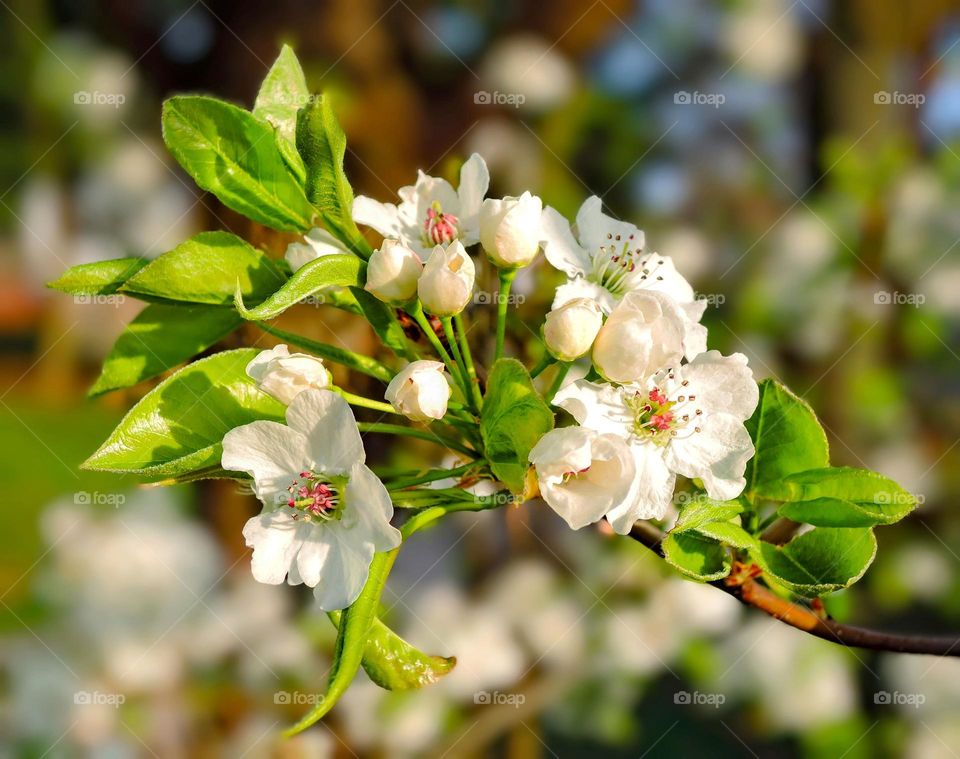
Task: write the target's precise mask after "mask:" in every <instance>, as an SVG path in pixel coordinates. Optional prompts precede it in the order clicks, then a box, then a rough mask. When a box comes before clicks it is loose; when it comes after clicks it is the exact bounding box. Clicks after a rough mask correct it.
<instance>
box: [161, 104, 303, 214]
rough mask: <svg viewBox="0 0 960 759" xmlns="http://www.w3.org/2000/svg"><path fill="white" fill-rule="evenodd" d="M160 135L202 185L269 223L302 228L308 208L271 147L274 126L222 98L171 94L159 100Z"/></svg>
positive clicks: (235, 207)
mask: <svg viewBox="0 0 960 759" xmlns="http://www.w3.org/2000/svg"><path fill="white" fill-rule="evenodd" d="M163 139H164V141H165V142H166V144H167V147H168V148H169V149H170V152H171V153H172V154H173V156H174V157H175V158H176V159H177V161H179V163H180V165H181V166H182V167H183V168H184V169H185V170H186V172H187V173H188V174H189V175H190V176H191V177H193V179H194V181H195V182H196V183H197V185H199V186H200V187H201V188H202V189H204V190H207V191H209V192H212V193H213V194H214V195H216V196H217V198H219V199H220V202H222V203H223V204H224V205H225V206H227V207H228V208H232V209H233V210H234V211H236V212H237V213H240V214H243V215H244V216H246V217H247V218H248V219H253V220H254V221H257V222H260V223H261V224H264V225H266V226H268V227H271V228H273V229H280V230H285V231H290V232H305V231H307V230H309V229H310V227H311V226H312V218H313V214H314V209H313V208H312V207H311V205H310V202H309V201H308V200H307V198H306V195H304V191H303V188H302V187H301V186H300V184H299V183H298V182H297V180H296V179H295V177H294V176H293V174H291V173H290V171H289V170H288V169H287V165H286V163H285V162H284V160H283V157H282V156H281V154H280V150H279V148H278V147H277V140H276V137H275V132H274V128H273V127H272V126H270V125H269V124H267V123H266V122H264V121H262V120H260V119H258V118H257V117H255V116H254V115H253V114H252V113H249V112H248V111H245V110H243V109H242V108H238V107H237V106H235V105H231V104H230V103H225V102H223V101H222V100H217V99H215V98H209V97H202V96H194V95H190V96H185V95H184V96H177V97H173V98H170V99H169V100H167V101H166V102H165V103H164V104H163Z"/></svg>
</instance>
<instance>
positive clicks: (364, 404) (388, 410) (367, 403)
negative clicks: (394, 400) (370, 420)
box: [330, 387, 403, 416]
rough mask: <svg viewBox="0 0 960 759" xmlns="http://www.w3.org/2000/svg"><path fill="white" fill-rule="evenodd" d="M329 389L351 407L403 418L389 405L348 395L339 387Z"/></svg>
mask: <svg viewBox="0 0 960 759" xmlns="http://www.w3.org/2000/svg"><path fill="white" fill-rule="evenodd" d="M330 389H331V390H333V391H334V392H335V393H338V394H339V395H340V396H342V397H343V399H344V400H345V401H346V402H347V403H349V404H350V405H351V406H359V407H360V408H369V409H373V410H374V411H383V412H384V413H385V414H399V415H400V416H403V415H402V414H400V412H399V411H397V410H396V409H395V408H394V407H393V406H391V405H390V404H389V403H383V402H382V401H375V400H372V399H371V398H364V397H362V396H360V395H354V394H353V393H348V392H347V391H346V390H344V389H343V388H339V387H331V388H330Z"/></svg>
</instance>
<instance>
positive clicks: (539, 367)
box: [530, 353, 557, 379]
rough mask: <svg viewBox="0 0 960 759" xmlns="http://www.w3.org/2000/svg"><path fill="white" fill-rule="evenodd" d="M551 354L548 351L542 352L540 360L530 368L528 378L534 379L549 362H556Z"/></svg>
mask: <svg viewBox="0 0 960 759" xmlns="http://www.w3.org/2000/svg"><path fill="white" fill-rule="evenodd" d="M556 360H557V359H555V358H554V357H553V356H551V355H550V354H549V353H544V354H543V356H542V357H541V358H540V360H539V361H538V362H537V365H536V366H535V367H533V369H531V370H530V379H536V378H537V377H539V376H540V374H541V373H542V372H543V370H544V369H546V368H547V367H548V366H550V364H553V363H555V362H556Z"/></svg>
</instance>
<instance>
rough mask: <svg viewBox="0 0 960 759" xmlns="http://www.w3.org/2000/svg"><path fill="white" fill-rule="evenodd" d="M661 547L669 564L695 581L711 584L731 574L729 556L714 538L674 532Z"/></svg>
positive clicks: (692, 533)
mask: <svg viewBox="0 0 960 759" xmlns="http://www.w3.org/2000/svg"><path fill="white" fill-rule="evenodd" d="M661 545H662V546H663V556H664V558H665V559H666V560H667V563H668V564H670V565H671V566H672V567H674V568H675V569H677V570H678V571H679V572H681V573H682V574H684V575H686V576H687V577H690V578H692V579H694V580H699V581H700V582H711V581H713V580H719V579H722V578H724V577H726V576H727V575H728V574H730V567H731V562H730V553H729V551H727V549H726V548H724V547H723V546H722V545H721V544H720V543H718V542H717V541H716V540H713V539H712V538H708V537H705V536H701V535H698V534H697V533H695V532H679V533H673V532H671V533H668V534H667V536H666V537H665V538H664V539H663V543H662V544H661Z"/></svg>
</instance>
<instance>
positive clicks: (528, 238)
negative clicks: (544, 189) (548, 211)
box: [480, 192, 543, 269]
mask: <svg viewBox="0 0 960 759" xmlns="http://www.w3.org/2000/svg"><path fill="white" fill-rule="evenodd" d="M542 211H543V203H542V201H541V200H540V198H538V197H537V196H536V195H531V194H530V193H529V192H525V193H523V195H521V196H520V197H518V198H515V197H509V196H508V197H505V198H487V199H486V200H484V201H483V205H482V206H480V242H481V244H482V245H483V249H484V251H486V254H487V257H488V258H489V259H490V260H491V261H492V262H493V263H494V264H496V265H497V266H499V267H500V268H503V269H512V268H518V267H520V266H526V265H527V264H529V263H530V262H531V261H533V259H534V258H535V257H536V255H537V252H538V251H539V250H540V214H541V213H542Z"/></svg>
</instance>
